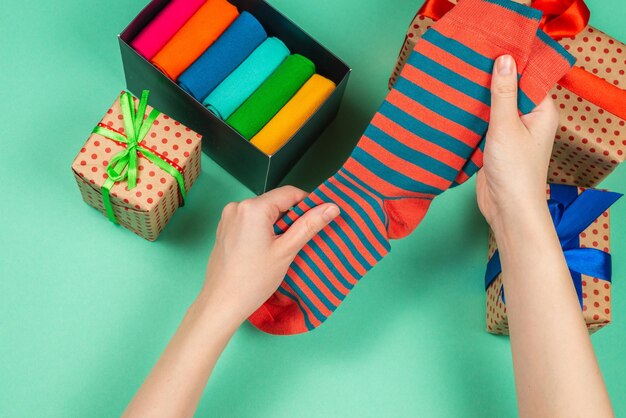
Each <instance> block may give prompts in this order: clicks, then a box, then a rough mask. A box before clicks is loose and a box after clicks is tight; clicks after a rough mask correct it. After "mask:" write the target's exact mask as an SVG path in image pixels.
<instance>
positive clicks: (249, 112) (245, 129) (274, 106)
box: [226, 54, 315, 141]
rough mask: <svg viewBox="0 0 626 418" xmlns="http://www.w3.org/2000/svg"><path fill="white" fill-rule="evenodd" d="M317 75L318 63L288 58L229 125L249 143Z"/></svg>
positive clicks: (242, 106)
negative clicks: (316, 64) (316, 67)
mask: <svg viewBox="0 0 626 418" xmlns="http://www.w3.org/2000/svg"><path fill="white" fill-rule="evenodd" d="M314 73H315V64H313V62H311V60H309V59H308V58H305V57H303V56H302V55H299V54H293V55H290V56H288V57H287V58H286V59H285V60H284V61H283V63H282V64H281V65H280V66H279V67H278V68H277V69H276V71H274V72H273V73H272V75H270V76H269V78H268V79H267V80H265V82H263V84H261V86H260V87H259V88H258V89H257V90H256V91H255V92H254V93H253V94H252V95H251V96H250V97H249V98H248V99H247V100H246V101H245V102H243V104H242V105H241V106H240V107H239V108H238V109H237V110H236V111H235V112H234V113H233V114H232V115H230V117H229V118H228V119H226V123H227V124H229V125H230V126H232V127H233V128H234V129H235V130H236V131H237V132H239V133H240V134H241V135H242V136H243V137H244V138H246V139H247V140H248V141H249V140H250V139H252V137H253V136H254V135H256V134H257V133H258V132H259V131H260V130H261V129H262V128H263V127H264V126H265V125H266V124H267V122H269V121H270V120H271V119H272V118H273V117H274V115H275V114H276V113H278V111H279V110H280V109H281V108H282V107H283V106H284V105H285V104H286V103H287V102H288V101H289V99H291V98H292V97H293V95H294V94H296V92H297V91H298V90H299V89H300V87H302V85H303V84H304V83H305V82H306V81H307V80H308V79H309V78H310V77H311V76H312V75H313V74H314Z"/></svg>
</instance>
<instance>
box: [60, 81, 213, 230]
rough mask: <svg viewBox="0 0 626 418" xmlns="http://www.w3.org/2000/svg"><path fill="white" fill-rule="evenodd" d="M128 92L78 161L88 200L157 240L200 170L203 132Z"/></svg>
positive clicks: (81, 185) (78, 179) (76, 170)
mask: <svg viewBox="0 0 626 418" xmlns="http://www.w3.org/2000/svg"><path fill="white" fill-rule="evenodd" d="M147 101H148V92H147V91H144V92H143V94H142V96H141V99H137V98H135V97H133V96H131V94H130V93H127V92H122V93H121V95H120V96H119V97H118V98H117V99H116V100H115V102H114V103H113V105H112V106H111V108H110V109H109V110H108V111H107V112H106V114H105V115H104V117H103V118H102V120H101V121H100V122H99V123H98V124H97V126H96V127H95V128H94V130H93V132H92V134H91V135H90V136H89V138H88V139H87V142H85V145H84V146H83V147H82V148H81V150H80V151H79V153H78V155H77V156H76V159H75V160H74V162H73V163H72V170H73V172H74V177H75V178H76V182H77V183H78V188H79V189H80V192H81V194H82V196H83V200H84V201H85V202H87V203H88V204H89V205H91V206H93V207H94V208H96V209H98V210H99V211H100V212H102V213H103V214H104V215H105V216H106V217H107V218H109V220H110V221H112V222H113V223H119V224H120V225H122V226H124V227H125V228H127V229H130V230H131V231H133V232H134V233H136V234H137V235H140V236H142V237H144V238H145V239H147V240H149V241H154V240H155V239H156V238H157V237H158V236H159V234H160V233H161V231H162V230H163V228H164V227H165V225H166V224H167V222H168V221H169V219H170V218H171V217H172V215H173V214H174V212H175V211H176V209H177V208H178V207H179V206H181V205H182V204H183V203H184V199H185V197H186V193H187V191H189V188H190V187H191V186H192V184H193V183H194V182H195V181H196V179H197V178H198V175H199V174H200V148H201V144H200V141H201V136H200V135H199V134H197V133H196V132H194V131H192V130H191V129H189V128H187V127H185V126H183V125H182V124H181V123H180V122H177V121H175V120H174V119H171V118H170V117H168V116H167V115H165V114H163V113H160V112H159V111H157V110H156V109H153V108H152V107H150V106H148V105H147Z"/></svg>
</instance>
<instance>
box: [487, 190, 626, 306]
mask: <svg viewBox="0 0 626 418" xmlns="http://www.w3.org/2000/svg"><path fill="white" fill-rule="evenodd" d="M620 197H622V194H620V193H614V192H605V191H601V190H594V189H588V190H585V191H583V192H582V193H581V194H578V188H577V187H575V186H565V185H561V184H552V185H550V200H548V209H549V210H550V215H552V221H553V222H554V227H555V229H556V233H557V235H558V237H559V241H560V242H561V247H562V248H563V254H564V255H565V261H566V262H567V267H569V271H570V274H571V275H572V281H573V283H574V287H575V288H576V294H577V295H578V301H579V302H580V306H581V307H582V306H583V291H582V275H583V274H585V275H587V276H592V277H597V278H598V279H601V280H606V281H608V282H610V281H611V255H610V254H608V253H605V252H604V251H600V250H597V249H595V248H580V240H579V235H580V234H581V233H582V232H583V231H584V230H585V229H587V228H588V227H589V225H591V224H592V223H593V221H594V220H596V219H597V218H598V217H599V216H600V215H602V214H603V213H604V212H605V211H606V210H607V209H608V208H609V207H611V205H612V204H613V203H615V202H616V201H617V199H619V198H620ZM501 272H502V265H501V263H500V254H499V252H498V251H497V250H496V252H495V253H494V254H493V256H492V257H491V259H490V260H489V262H488V263H487V270H486V272H485V290H486V289H487V288H488V287H489V286H490V285H491V283H493V281H494V280H495V279H496V277H498V275H499V274H500V273H501ZM500 294H501V297H502V302H505V301H504V288H503V287H502V288H501V289H500Z"/></svg>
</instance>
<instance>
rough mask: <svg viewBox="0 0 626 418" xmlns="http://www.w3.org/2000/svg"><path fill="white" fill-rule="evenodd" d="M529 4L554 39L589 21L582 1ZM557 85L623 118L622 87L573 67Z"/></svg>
mask: <svg viewBox="0 0 626 418" xmlns="http://www.w3.org/2000/svg"><path fill="white" fill-rule="evenodd" d="M530 5H531V7H533V8H535V9H538V10H541V12H542V13H543V17H542V19H541V23H540V27H541V28H542V29H543V31H544V32H546V33H547V34H548V35H550V37H551V38H553V39H556V40H559V39H562V38H567V37H574V36H576V35H577V34H579V33H580V32H581V31H582V30H583V29H584V28H585V27H586V26H587V24H588V23H589V16H590V13H589V8H587V5H586V4H585V2H584V0H532V1H531V4H530ZM454 6H455V4H454V3H452V2H450V1H449V0H426V1H425V2H424V4H423V5H422V7H421V8H420V10H419V11H418V12H417V14H418V15H422V16H425V17H429V18H431V19H432V20H439V19H441V18H442V17H443V16H444V15H445V14H446V13H447V12H449V11H450V10H452V8H453V7H454ZM558 84H559V85H561V86H562V87H564V88H566V89H568V90H569V91H571V92H572V93H574V94H576V95H577V96H579V97H582V98H584V99H586V100H588V101H590V102H591V103H593V104H595V105H596V106H598V107H600V108H602V109H604V110H606V111H608V112H610V113H612V114H614V115H615V116H617V117H619V118H621V119H626V106H624V103H626V90H622V89H620V88H619V87H617V86H614V85H613V84H611V83H609V82H608V81H606V80H604V79H602V78H600V77H598V76H596V75H594V74H591V73H590V72H588V71H585V70H584V69H582V68H580V67H576V66H574V67H572V69H571V70H570V71H569V72H568V73H567V74H566V75H565V77H563V78H562V79H560V80H559V81H558Z"/></svg>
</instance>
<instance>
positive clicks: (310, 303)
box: [250, 0, 567, 334]
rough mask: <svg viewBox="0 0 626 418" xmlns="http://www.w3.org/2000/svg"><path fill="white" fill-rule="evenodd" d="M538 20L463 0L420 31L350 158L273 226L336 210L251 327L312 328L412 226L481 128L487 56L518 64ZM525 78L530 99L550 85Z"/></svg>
mask: <svg viewBox="0 0 626 418" xmlns="http://www.w3.org/2000/svg"><path fill="white" fill-rule="evenodd" d="M540 18H541V13H540V12H539V11H537V10H534V9H531V8H528V7H525V6H522V5H520V4H517V3H513V2H511V1H509V0H462V1H461V2H460V3H459V4H458V5H457V6H456V7H455V8H454V9H453V10H452V11H450V12H449V13H448V14H446V16H445V17H444V18H443V19H441V20H439V21H438V22H437V23H436V24H435V25H434V26H433V27H432V28H431V29H430V30H428V31H427V32H426V33H425V34H424V37H423V38H422V39H420V41H419V42H418V43H417V44H416V46H415V49H414V51H413V52H412V54H411V56H410V57H409V59H408V63H407V65H406V66H405V67H404V69H403V70H402V73H401V74H400V78H399V79H398V81H397V82H396V84H395V86H394V88H393V89H392V90H391V91H390V92H389V94H388V95H387V97H386V99H385V101H384V102H383V104H382V105H381V107H380V109H379V110H378V112H377V113H376V115H375V116H374V118H373V119H372V121H371V123H370V125H369V126H368V127H367V129H366V131H365V133H364V135H363V137H362V138H361V140H360V141H359V143H358V144H357V147H356V148H355V149H354V151H353V152H352V154H351V156H350V157H349V159H348V161H347V162H346V163H345V164H344V165H343V167H341V169H340V170H339V171H338V172H337V173H336V174H335V175H334V176H332V177H331V178H329V179H328V180H326V181H325V182H324V183H323V184H322V185H320V186H319V187H318V188H317V189H316V190H315V191H313V192H312V193H311V194H310V195H309V196H308V197H307V198H306V199H305V200H304V201H302V202H301V203H300V204H298V205H297V206H296V207H294V208H293V209H292V210H291V211H290V212H288V213H287V214H286V215H285V216H284V217H283V218H282V219H281V220H279V221H278V222H277V223H276V225H275V231H276V233H278V234H279V233H282V232H284V231H286V230H287V229H288V228H289V226H290V225H291V224H292V223H293V222H294V221H295V220H296V219H298V217H300V216H302V214H304V213H305V212H306V211H307V210H309V209H311V208H312V207H315V206H317V205H319V204H321V203H325V202H334V203H335V204H337V205H338V206H339V207H340V209H341V215H340V216H339V217H338V218H336V219H335V221H333V222H332V223H331V224H330V225H328V226H327V227H325V228H324V229H323V230H322V231H321V232H320V233H319V234H318V235H317V236H316V237H315V238H313V239H312V240H311V241H310V242H309V243H308V244H307V245H306V246H305V247H304V248H303V249H302V250H301V251H300V252H299V253H298V255H297V256H296V258H295V260H294V261H293V262H292V264H291V266H290V268H289V271H288V272H287V275H286V277H285V279H284V281H283V282H282V284H281V285H280V287H279V289H278V290H277V291H276V292H275V293H274V295H273V296H272V297H271V298H270V299H269V300H268V301H267V302H265V303H264V304H263V306H261V307H260V308H259V309H258V310H257V311H256V312H255V313H254V314H253V315H252V316H251V317H250V322H252V324H254V325H255V326H256V327H258V328H259V329H261V330H263V331H265V332H269V333H273V334H295V333H300V332H306V331H308V330H311V329H313V328H315V327H317V326H319V325H320V324H321V323H322V322H324V321H325V320H326V318H328V316H330V315H331V314H332V312H333V311H334V310H335V309H336V307H337V306H338V305H339V304H340V303H341V301H342V300H343V299H344V298H345V296H346V295H347V294H348V293H349V292H350V290H351V289H352V287H354V285H355V284H356V283H357V282H358V281H359V279H360V278H361V277H363V276H364V275H365V274H366V273H367V271H368V270H370V269H371V268H372V267H373V266H374V265H375V264H376V263H377V262H378V261H379V260H381V259H382V258H383V257H384V256H385V255H386V254H387V253H388V252H389V251H390V244H389V240H390V239H393V238H401V237H404V236H406V235H408V234H409V233H410V232H411V231H413V230H414V229H415V228H416V227H417V225H418V224H419V223H420V221H421V220H422V218H423V217H424V215H425V214H426V211H427V210H428V207H429V206H430V202H431V201H432V199H433V198H434V197H436V196H438V195H439V194H441V193H442V192H444V191H445V190H447V189H448V188H449V187H450V186H451V185H452V184H453V183H454V181H455V179H457V177H458V176H459V173H461V172H462V170H463V168H464V167H466V164H467V162H468V161H469V160H470V158H471V157H472V155H473V154H474V153H475V151H476V149H477V148H478V147H479V145H480V142H481V139H482V138H483V136H484V134H485V132H486V130H487V126H488V120H489V110H490V90H489V86H490V82H491V71H492V68H493V64H494V60H495V59H496V58H497V57H498V56H500V55H504V54H509V55H512V56H513V58H514V59H515V61H516V62H517V64H518V67H519V68H522V69H525V68H526V64H527V61H528V57H529V56H530V54H531V50H532V45H533V42H535V37H536V35H535V34H536V31H537V29H538V25H539V19H540ZM495 22H497V27H496V26H494V23H495ZM556 55H558V54H556ZM561 59H562V60H563V61H565V62H567V59H566V55H565V56H562V57H561ZM554 68H560V67H559V66H557V65H553V64H549V65H547V66H546V67H545V68H544V71H545V72H547V73H552V72H553V69H554ZM554 72H556V70H554ZM522 77H523V76H522ZM531 82H532V81H531V80H530V79H529V82H528V85H527V90H524V91H525V92H528V94H527V96H528V97H529V98H530V100H531V101H532V102H533V103H537V102H538V101H539V100H541V99H542V98H543V96H545V94H546V93H547V91H548V89H549V88H550V87H551V86H547V87H546V86H545V85H544V84H543V83H538V84H532V85H531ZM520 86H521V80H520Z"/></svg>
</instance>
